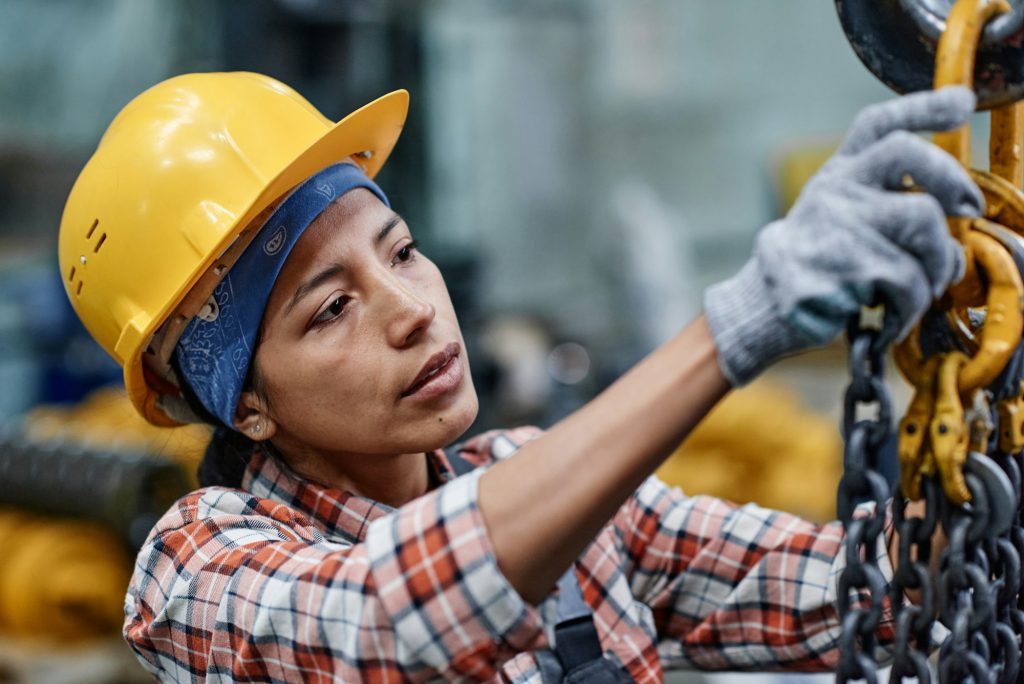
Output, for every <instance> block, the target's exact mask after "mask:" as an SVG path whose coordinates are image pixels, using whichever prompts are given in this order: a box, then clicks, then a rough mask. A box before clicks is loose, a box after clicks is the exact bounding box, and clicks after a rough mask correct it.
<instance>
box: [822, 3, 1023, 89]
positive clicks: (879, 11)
mask: <svg viewBox="0 0 1024 684" xmlns="http://www.w3.org/2000/svg"><path fill="white" fill-rule="evenodd" d="M834 1H835V5H836V11H837V12H838V14H839V20H840V23H841V24H842V26H843V32H844V33H845V34H846V38H847V39H848V40H849V41H850V45H851V46H852V47H853V50H854V52H855V53H856V54H857V57H858V58H859V59H860V60H861V62H863V63H864V66H866V67H867V68H868V70H869V71H871V73H873V74H874V75H875V76H876V77H878V78H879V80H881V81H882V82H883V83H885V84H886V85H887V86H889V87H890V88H892V89H893V90H895V91H896V92H898V93H911V92H917V91H922V90H931V89H932V87H933V85H934V75H935V52H936V42H935V40H933V39H932V38H931V37H930V34H932V33H933V28H927V27H926V28H922V27H921V26H919V23H918V20H917V19H916V18H915V16H911V12H909V11H908V9H907V8H906V7H904V5H906V4H907V2H908V0H834ZM1012 13H1013V14H1016V13H1017V12H1016V7H1015V8H1014V11H1013V12H1012ZM1005 21H1015V20H1014V19H1012V18H1011V19H1007V20H1005ZM943 23H945V22H944V20H943ZM993 23H995V22H994V21H993ZM997 27H998V31H997V29H996V28H993V29H992V30H993V31H997V34H998V33H1001V32H1002V31H1005V30H1009V28H1008V27H1003V26H1000V25H997ZM984 35H985V32H983V36H984ZM1015 43H1016V41H1011V40H1001V41H998V42H997V43H995V44H988V42H987V41H985V40H984V39H983V40H982V45H981V47H980V49H979V50H978V54H977V58H976V60H975V65H974V90H975V92H976V93H977V95H978V108H979V109H993V108H995V107H999V106H1002V105H1005V104H1009V103H1010V102H1014V101H1016V100H1019V99H1021V97H1024V45H1019V44H1015Z"/></svg>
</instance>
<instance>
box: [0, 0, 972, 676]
mask: <svg viewBox="0 0 1024 684" xmlns="http://www.w3.org/2000/svg"><path fill="white" fill-rule="evenodd" d="M197 70H199V71H202V70H253V71H259V72H264V73H267V74H270V75H272V76H275V77H277V78H279V79H281V80H283V81H284V82H286V83H288V84H290V85H292V86H293V87H295V88H296V89H297V90H299V91H300V92H301V93H303V94H304V95H306V96H307V97H308V98H309V99H310V100H311V101H312V102H313V104H315V105H316V106H317V107H318V108H320V109H321V111H323V112H324V113H325V114H326V115H327V116H329V117H332V118H337V117H339V116H340V115H342V114H343V113H345V112H347V111H349V109H350V108H351V106H352V105H353V104H356V103H362V102H367V101H369V100H371V99H372V98H374V97H376V96H378V95H380V94H382V93H385V92H388V91H389V90H392V89H395V88H407V89H408V90H409V91H410V92H411V95H412V110H411V113H410V116H409V122H408V125H407V128H406V132H405V134H404V135H403V137H402V139H401V141H400V143H399V145H398V147H397V149H396V151H395V154H394V156H393V157H392V160H391V161H390V162H389V163H388V165H387V167H386V168H385V170H384V172H383V174H382V179H383V182H382V185H383V186H384V187H386V188H387V189H388V192H389V194H390V196H391V199H392V202H393V203H394V205H395V207H396V208H397V210H398V211H399V212H401V213H402V214H403V215H404V216H405V217H406V218H407V219H408V221H409V223H410V224H411V226H412V227H413V230H414V231H415V232H416V234H417V236H418V237H419V239H420V240H421V242H422V244H423V249H424V251H425V252H426V253H427V254H428V255H429V256H431V257H432V258H433V259H435V260H436V261H437V262H438V263H439V264H440V266H441V268H442V270H443V271H444V272H445V274H446V277H447V280H448V283H449V285H450V286H451V288H452V291H453V297H454V299H455V300H456V307H457V310H458V311H459V312H460V316H461V320H462V323H463V327H464V330H465V332H466V336H467V344H468V346H469V351H470V354H471V356H472V357H473V360H474V364H473V369H474V373H475V375H476V385H477V387H478V388H479V390H480V393H481V405H482V408H483V412H482V413H481V416H480V419H479V421H478V425H477V426H476V428H474V429H477V428H481V429H482V428H486V427H491V426H496V425H512V424H522V423H524V422H532V423H535V424H539V425H542V426H546V425H550V424H551V423H552V422H553V421H554V420H556V419H557V418H559V417H560V416H562V415H565V414H566V413H567V412H568V411H570V410H571V409H573V408H574V407H576V406H578V405H580V404H581V403H582V402H583V401H585V400H586V399H588V398H589V397H591V396H593V394H594V393H595V392H597V391H598V390H600V389H601V388H602V387H604V386H605V385H606V384H608V382H610V381H611V380H612V379H614V378H615V377H616V375H617V374H618V373H619V372H621V371H622V370H623V369H625V368H627V367H628V366H629V365H630V364H631V363H632V362H634V361H636V360H637V359H638V358H639V357H640V356H641V355H642V354H644V353H645V352H647V351H649V350H650V349H651V348H653V346H654V345H655V344H657V343H658V342H659V341H661V340H664V339H666V338H667V337H668V336H669V335H670V334H671V333H672V332H673V331H674V330H676V329H677V328H678V327H679V326H681V325H682V324H683V323H684V322H685V321H686V320H688V318H689V317H691V316H693V315H695V313H696V312H697V311H698V309H699V305H700V293H701V291H702V289H703V288H704V287H705V286H706V285H708V284H710V283H712V282H714V281H715V280H717V279H720V278H722V277H724V276H726V275H729V274H731V273H732V272H733V271H734V270H735V269H736V268H737V267H738V266H739V265H740V264H741V263H742V262H743V260H745V259H746V257H747V255H748V253H749V250H750V246H751V240H752V237H753V235H754V233H755V231H756V230H757V229H758V228H759V227H760V226H762V225H764V224H765V223H767V222H769V221H771V220H772V219H773V218H775V217H777V216H779V215H780V213H781V212H783V211H784V210H785V208H786V207H787V206H788V204H789V203H790V202H791V201H792V199H793V197H794V196H795V194H796V192H797V191H798V190H799V187H800V184H801V182H802V181H803V179H805V178H806V177H807V175H808V174H809V173H810V172H811V171H812V170H813V169H814V168H815V167H816V165H817V164H819V163H820V161H821V160H822V159H823V158H824V156H825V155H826V154H827V153H828V152H829V151H830V150H831V149H832V148H833V147H834V146H835V145H836V143H837V142H838V136H839V135H841V133H842V131H844V130H845V129H846V127H847V125H848V124H849V122H850V119H851V118H852V116H853V114H854V113H855V112H856V111H858V110H859V109H860V108H861V107H862V106H863V105H865V104H867V103H869V102H873V101H878V100H881V99H884V98H887V97H889V96H890V94H889V92H888V91H887V90H886V89H885V88H884V86H882V85H881V84H879V83H878V82H877V81H876V80H875V78H874V77H873V76H872V75H871V74H869V73H868V71H867V70H865V69H864V68H863V66H862V65H861V64H860V63H859V62H858V61H857V58H856V57H855V56H854V54H853V51H852V50H851V49H850V47H849V45H848V43H847V41H846V39H845V38H844V36H843V33H842V31H841V29H840V26H839V22H838V19H837V17H836V12H835V9H834V7H833V5H832V3H831V2H807V1H806V0H774V1H773V2H771V3H757V2H749V1H747V0H687V2H679V1H678V0H630V1H629V2H613V1H612V0H561V1H560V2H558V3H550V2H543V1H541V0H518V1H517V2H508V1H506V0H431V1H418V0H390V1H387V2H385V1H379V0H378V1H374V2H370V1H357V0H346V1H345V2H338V1H337V0H45V1H39V0H0V419H2V425H3V428H2V429H0V682H7V681H10V682H22V681H24V682H28V681H32V682H35V681H39V682H114V681H125V682H128V681H146V677H145V675H144V673H143V672H142V670H141V669H140V668H138V666H137V665H136V664H135V663H134V660H133V658H132V656H131V654H130V653H129V652H128V649H127V647H126V646H125V645H124V644H123V643H122V642H121V641H120V640H119V636H118V634H119V628H120V616H121V601H122V597H123V591H124V586H125V585H126V583H127V580H128V575H129V574H130V570H131V563H132V558H133V554H134V550H135V548H137V546H138V544H139V543H141V540H142V539H143V538H144V537H145V534H146V532H147V531H148V526H149V524H151V523H152V522H153V520H154V516H157V515H159V514H160V513H161V512H162V511H163V510H164V508H166V506H167V505H168V504H169V503H170V501H173V499H174V498H176V497H177V496H178V495H179V494H181V493H182V492H183V491H185V488H187V487H189V486H190V485H192V484H194V468H195V464H196V462H197V459H198V458H199V456H200V454H201V452H202V449H203V444H204V440H205V437H206V434H205V432H204V430H203V429H199V428H196V429H191V428H186V429H183V430H178V431H174V432H173V433H171V432H167V431H161V430H157V429H155V428H150V427H148V426H146V425H144V424H142V423H141V421H140V419H138V418H136V417H135V416H134V414H133V413H132V411H131V409H130V406H129V405H128V403H127V401H126V400H125V399H124V398H123V396H122V392H121V389H120V384H119V383H120V379H119V371H118V368H117V367H116V366H115V364H114V363H113V362H112V361H110V360H109V359H107V358H106V357H105V356H104V354H103V352H102V351H101V350H100V349H99V347H97V346H96V345H95V344H94V343H93V342H92V341H91V339H90V338H89V337H88V336H87V334H86V333H85V331H84V329H82V328H81V327H80V325H79V323H78V322H77V319H76V318H75V317H74V314H73V313H72V311H71V308H70V306H69V305H68V303H67V301H66V297H65V294H64V291H63V288H62V285H61V279H60V276H59V274H58V272H57V263H56V236H57V229H58V225H59V221H60V215H61V209H62V207H63V203H64V200H65V198H66V196H67V192H68V190H69V188H70V186H71V183H72V182H73V180H74V178H75V176H76V174H77V172H78V171H79V170H80V168H81V167H82V165H83V163H84V162H85V160H86V159H87V157H88V155H89V154H90V153H91V152H92V150H93V149H94V148H95V145H96V144H97V141H98V139H99V136H100V134H101V133H102V131H103V130H104V128H105V127H106V125H107V123H108V122H109V121H110V119H111V118H112V117H113V115H114V114H115V113H116V112H117V111H118V110H119V109H120V108H121V107H122V106H123V105H124V104H125V103H126V102H127V101H128V100H129V99H130V98H131V97H132V96H134V95H135V94H137V93H138V92H140V91H142V90H143V89H145V88H146V87H148V86H150V85H152V84H154V83H156V82H158V81H160V80H162V79H164V78H166V77H168V76H170V75H173V74H176V73H181V72H185V71H197ZM975 129H976V133H977V135H978V136H984V135H985V126H984V124H983V123H980V125H978V126H975ZM893 380H894V381H896V380H895V377H894V378H893ZM845 382H846V369H845V351H844V350H843V348H842V347H841V345H839V344H837V345H835V346H834V347H831V348H828V349H825V350H823V351H820V352H815V353H813V354H811V355H808V356H805V357H802V358H801V359H799V360H797V361H788V362H786V363H783V364H782V365H781V366H779V367H778V368H777V369H775V370H773V371H772V372H771V373H770V374H769V375H768V377H767V378H765V379H763V380H762V381H759V382H758V383H756V384H755V385H754V386H752V387H750V388H748V389H746V390H744V391H743V392H740V393H737V394H736V395H735V396H733V397H731V398H730V399H729V400H728V401H727V402H726V403H725V405H723V407H721V408H720V409H719V410H718V411H717V412H716V413H715V414H713V415H712V417H711V418H710V419H709V420H708V422H707V424H706V425H704V426H703V427H702V428H701V429H700V430H699V431H698V432H697V434H695V435H694V436H693V438H691V440H690V441H689V442H688V443H687V444H686V445H684V446H683V447H682V450H683V451H686V452H687V453H688V458H687V459H685V460H684V459H676V458H673V459H672V460H670V461H669V463H667V464H666V466H665V467H664V468H663V470H662V475H663V476H664V477H665V478H666V479H668V480H669V481H671V482H672V483H674V484H678V485H680V486H682V487H684V489H686V490H687V491H688V492H689V493H711V494H715V495H718V496H724V497H727V498H730V499H734V500H740V501H757V502H758V503H761V504H764V505H768V506H772V507H777V508H783V509H786V510H791V511H794V512H797V513H800V514H801V515H804V516H807V517H810V518H813V519H819V520H823V519H829V518H831V517H832V516H833V515H834V506H835V504H834V499H835V487H836V482H837V481H838V477H839V472H840V468H841V463H840V460H841V457H840V453H841V446H840V439H839V434H838V431H837V429H836V424H837V419H838V416H839V405H840V398H841V394H842V389H843V386H844V383H845ZM900 397H901V398H902V400H903V401H905V398H906V392H905V390H903V391H901V392H900ZM672 677H674V679H671V681H676V682H682V681H685V682H698V681H716V682H726V681H744V682H745V681H757V682H779V681H783V680H785V681H790V680H801V681H809V679H810V680H814V681H829V680H830V677H821V678H817V679H815V678H814V677H810V678H808V677H798V676H783V675H769V674H750V675H729V674H723V675H716V676H703V675H698V674H693V675H690V674H686V675H672Z"/></svg>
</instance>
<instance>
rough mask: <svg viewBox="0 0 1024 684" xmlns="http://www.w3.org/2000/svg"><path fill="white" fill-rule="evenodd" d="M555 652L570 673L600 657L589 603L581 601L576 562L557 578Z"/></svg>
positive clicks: (600, 650) (598, 640)
mask: <svg viewBox="0 0 1024 684" xmlns="http://www.w3.org/2000/svg"><path fill="white" fill-rule="evenodd" d="M555 652H556V653H558V659H559V660H560V661H562V668H563V669H564V670H565V671H566V672H572V671H573V670H575V669H576V668H577V667H579V666H580V665H583V664H584V663H586V662H589V661H591V660H597V659H600V658H601V657H602V656H601V654H602V652H603V651H602V649H601V640H600V639H599V638H598V636H597V628H595V627H594V616H593V614H592V613H591V612H590V606H588V605H587V603H586V602H585V601H584V600H583V592H582V591H580V584H579V581H578V580H577V578H576V566H575V565H570V566H569V569H568V570H566V571H565V573H564V574H563V575H562V576H561V577H560V578H559V580H558V624H556V625H555Z"/></svg>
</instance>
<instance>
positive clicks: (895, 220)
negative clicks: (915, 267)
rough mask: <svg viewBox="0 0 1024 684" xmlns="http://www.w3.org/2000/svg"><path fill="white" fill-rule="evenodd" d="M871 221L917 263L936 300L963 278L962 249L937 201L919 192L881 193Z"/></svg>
mask: <svg viewBox="0 0 1024 684" xmlns="http://www.w3.org/2000/svg"><path fill="white" fill-rule="evenodd" d="M872 209H873V211H875V212H876V216H875V218H874V220H873V221H872V225H873V226H875V227H876V228H877V230H878V232H879V233H880V234H881V235H882V236H883V237H885V238H886V239H887V240H889V241H890V242H892V243H893V244H894V245H896V246H897V247H899V248H900V249H902V250H903V251H905V252H907V253H908V255H909V256H911V257H913V258H914V260H915V261H917V262H918V263H919V264H920V265H921V267H922V270H923V272H924V274H925V276H926V277H927V278H928V281H929V283H930V287H931V295H932V298H933V299H938V298H939V297H940V296H941V295H942V293H943V292H945V291H946V289H947V288H948V287H949V286H950V284H952V283H954V282H957V281H958V280H960V278H962V277H963V275H964V269H965V259H966V257H965V254H964V248H963V246H962V245H961V244H960V243H959V242H957V241H956V240H954V239H953V237H952V236H951V235H950V234H949V229H948V228H947V227H946V217H945V214H944V213H943V211H942V207H941V205H940V204H939V202H938V200H937V199H936V198H935V197H933V196H932V195H925V194H919V193H914V194H910V193H902V194H895V193H885V192H879V193H878V198H877V200H876V201H875V202H873V206H872Z"/></svg>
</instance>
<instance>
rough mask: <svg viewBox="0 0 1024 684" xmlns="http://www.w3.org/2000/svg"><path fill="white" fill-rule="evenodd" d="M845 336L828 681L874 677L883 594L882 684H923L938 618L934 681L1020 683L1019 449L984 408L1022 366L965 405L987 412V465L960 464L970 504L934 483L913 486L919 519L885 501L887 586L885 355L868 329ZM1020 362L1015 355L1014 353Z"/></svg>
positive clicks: (1022, 459) (1023, 455)
mask: <svg viewBox="0 0 1024 684" xmlns="http://www.w3.org/2000/svg"><path fill="white" fill-rule="evenodd" d="M850 338H851V342H850V373H851V382H850V385H849V387H848V388H847V391H846V395H845V400H844V417H843V435H844V437H845V440H846V449H845V454H844V467H845V472H844V475H843V478H842V480H841V481H840V483H839V492H838V498H837V508H838V513H839V518H840V520H841V521H842V523H843V527H844V530H845V531H846V539H845V549H844V551H845V556H846V561H847V565H846V568H845V570H844V571H843V573H842V574H841V575H840V579H839V597H838V601H839V611H840V616H841V619H842V628H843V632H842V636H841V637H840V642H839V650H840V658H839V663H838V666H837V675H836V681H837V682H845V681H849V680H851V679H863V680H865V681H867V682H875V681H877V674H876V670H877V666H878V664H877V661H876V658H875V648H876V646H877V636H876V633H877V628H878V624H879V621H880V619H881V614H882V605H883V604H882V599H883V597H884V596H885V595H886V593H888V598H889V601H890V605H891V606H892V611H893V619H894V642H893V669H892V675H891V677H892V678H891V681H893V682H902V681H904V680H906V679H916V680H917V681H918V682H922V683H925V682H931V679H932V676H931V672H930V669H929V666H928V656H929V653H930V652H931V651H932V649H933V647H934V645H935V644H934V643H933V640H932V632H933V626H934V622H935V616H936V614H938V616H939V618H940V620H941V621H942V623H943V624H944V625H945V626H946V627H947V628H948V629H949V630H950V634H949V636H948V637H947V638H946V639H945V640H944V642H943V644H942V645H941V647H940V656H939V681H940V682H942V683H945V682H965V681H969V682H974V683H975V684H1024V667H1022V654H1021V647H1022V643H1024V641H1022V639H1024V637H1022V635H1024V594H1022V591H1021V589H1022V585H1024V577H1022V575H1021V558H1022V557H1024V510H1022V505H1021V500H1020V499H1021V497H1020V492H1021V486H1022V480H1024V477H1022V473H1024V451H1021V450H1017V451H1016V452H1015V453H1012V454H1011V453H1006V452H1004V451H1000V449H999V444H1000V441H999V436H1000V430H1007V429H1018V428H1017V427H1016V426H1014V425H1007V424H1005V423H1006V421H1005V419H1004V424H1003V425H1000V424H999V412H998V411H995V410H992V409H989V406H990V404H994V402H996V401H998V400H1004V399H1007V397H1009V396H1010V395H1011V394H1012V393H1013V391H1015V390H1009V389H1006V388H1007V387H1014V388H1019V387H1020V382H1021V378H1020V376H1019V375H1018V374H1020V373H1022V372H1024V363H1015V364H1011V366H1012V367H1013V372H1011V373H1008V374H1006V375H1004V376H1003V377H1002V378H1001V379H1000V381H998V382H996V383H994V385H993V387H992V388H990V389H989V390H988V391H987V392H986V393H985V394H984V395H983V397H984V398H985V401H982V402H981V403H980V405H981V406H982V407H983V409H975V410H976V411H978V410H983V412H984V413H985V420H978V421H976V424H980V425H983V426H984V427H983V428H980V429H982V430H983V431H982V435H983V436H984V435H985V434H987V432H986V431H987V430H988V429H992V428H994V429H993V430H992V433H991V437H990V438H989V439H988V442H987V444H986V443H985V439H984V437H982V438H981V439H980V440H977V443H979V445H980V446H979V448H984V447H987V448H986V451H987V452H988V453H989V454H992V458H989V457H988V456H986V455H985V454H982V453H980V452H972V453H971V454H970V457H969V459H968V463H967V465H966V466H965V470H964V477H965V481H966V482H967V486H968V488H969V489H970V492H971V502H970V503H969V504H964V505H962V506H956V505H954V504H952V503H950V502H949V500H948V499H946V497H945V496H944V495H943V492H942V489H941V486H940V485H939V483H938V480H937V479H936V478H934V477H926V478H924V479H923V480H922V494H923V497H924V502H925V505H924V511H923V513H922V515H921V516H920V517H917V516H911V515H908V513H907V501H906V499H905V498H904V497H902V496H896V497H895V498H894V499H893V501H892V511H893V520H894V525H895V527H896V531H897V532H898V534H899V546H898V555H897V568H896V572H895V574H894V576H893V579H892V582H891V583H889V585H888V586H887V585H886V583H885V580H884V577H883V576H882V574H881V571H880V570H879V568H878V562H877V559H878V557H879V555H880V554H881V553H884V551H885V549H884V548H883V547H882V546H881V545H880V544H881V541H882V536H881V532H882V527H883V524H884V515H885V506H886V503H887V499H888V497H889V487H888V484H887V482H886V480H885V478H884V477H882V475H881V474H880V472H879V462H878V456H879V452H880V450H881V448H882V447H883V445H884V444H885V443H886V441H887V440H888V439H889V437H890V436H891V427H890V426H891V417H892V416H891V402H890V398H889V393H888V390H887V388H886V385H885V382H884V377H883V363H882V358H883V352H884V348H881V347H880V346H879V344H878V343H879V338H878V333H877V332H874V331H872V330H869V329H864V328H861V327H857V328H854V329H851V332H850ZM1018 356H1020V357H1021V358H1022V359H1024V348H1022V349H1021V350H1019V351H1018ZM1018 360H1019V359H1018ZM865 414H867V415H865ZM988 414H991V415H992V418H991V420H988ZM1020 429H1024V428H1020ZM1004 444H1005V442H1004ZM863 502H872V503H873V504H874V507H873V509H872V507H870V506H868V507H865V508H862V509H860V510H858V511H857V516H856V518H855V517H854V511H855V509H856V508H857V505H858V504H860V503H863ZM939 526H941V527H942V530H943V532H944V533H945V535H946V539H947V544H946V547H945V549H944V550H943V552H942V555H941V558H940V560H939V564H938V567H939V571H938V576H937V578H936V579H937V583H936V581H935V580H933V577H932V570H931V565H932V555H933V554H932V540H933V538H934V534H935V532H936V530H937V529H938V528H939ZM851 592H856V593H854V594H851ZM910 594H914V595H915V596H914V598H915V601H914V603H913V604H911V603H908V602H907V601H905V596H907V595H910ZM854 600H856V601H857V603H856V607H854V603H853V601H854ZM936 608H938V610H937V611H936Z"/></svg>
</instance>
